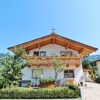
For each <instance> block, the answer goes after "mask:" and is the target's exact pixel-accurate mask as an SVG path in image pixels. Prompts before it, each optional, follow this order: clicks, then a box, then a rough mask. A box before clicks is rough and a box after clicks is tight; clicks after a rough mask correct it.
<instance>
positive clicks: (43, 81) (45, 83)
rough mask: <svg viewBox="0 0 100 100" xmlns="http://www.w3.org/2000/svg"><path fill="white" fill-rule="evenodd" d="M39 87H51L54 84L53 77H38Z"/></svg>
mask: <svg viewBox="0 0 100 100" xmlns="http://www.w3.org/2000/svg"><path fill="white" fill-rule="evenodd" d="M39 81H40V87H41V88H51V87H54V86H55V79H54V78H40V80H39Z"/></svg>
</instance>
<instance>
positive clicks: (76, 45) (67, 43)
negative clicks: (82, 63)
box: [8, 33, 97, 57]
mask: <svg viewBox="0 0 100 100" xmlns="http://www.w3.org/2000/svg"><path fill="white" fill-rule="evenodd" d="M48 44H57V45H60V46H63V47H65V48H66V49H67V48H70V49H73V50H76V51H78V52H79V53H80V55H81V56H82V57H84V56H87V55H88V54H90V53H92V52H94V51H96V50H97V48H95V47H92V46H89V45H86V44H83V43H80V42H77V41H74V40H71V39H68V38H66V37H63V36H60V35H57V34H55V33H52V34H49V35H47V36H43V37H40V38H38V39H34V40H31V41H28V42H25V43H22V44H19V45H22V46H23V47H24V48H25V49H26V51H30V50H32V49H35V48H41V47H42V46H45V45H48ZM16 46H18V45H16ZM14 47H15V46H12V47H9V48H8V49H9V50H13V48H14Z"/></svg>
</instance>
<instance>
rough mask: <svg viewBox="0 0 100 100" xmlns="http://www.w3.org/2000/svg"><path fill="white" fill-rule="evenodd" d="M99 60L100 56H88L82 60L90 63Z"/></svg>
mask: <svg viewBox="0 0 100 100" xmlns="http://www.w3.org/2000/svg"><path fill="white" fill-rule="evenodd" d="M99 59H100V55H90V56H88V57H85V58H83V60H88V61H90V62H92V61H95V60H99Z"/></svg>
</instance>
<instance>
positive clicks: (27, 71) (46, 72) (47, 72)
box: [22, 44, 83, 83]
mask: <svg viewBox="0 0 100 100" xmlns="http://www.w3.org/2000/svg"><path fill="white" fill-rule="evenodd" d="M34 51H46V56H52V55H60V51H72V52H73V56H79V53H78V52H77V51H75V50H71V49H67V50H66V49H65V47H62V46H59V45H56V44H54V45H52V44H49V45H46V46H44V47H41V48H40V49H38V48H37V49H34V50H31V51H30V52H29V55H30V56H33V52H34ZM32 69H43V77H46V78H47V77H54V76H55V72H54V69H53V67H47V66H40V67H37V66H32V67H30V68H28V67H25V68H24V69H23V70H22V71H23V78H22V80H31V81H32V82H33V81H34V78H32ZM64 69H74V76H75V78H66V80H72V79H73V80H75V81H76V82H77V83H78V82H79V79H80V77H81V76H83V71H82V65H80V66H79V67H77V68H76V66H70V67H68V68H67V67H64ZM63 78H64V71H63V72H61V73H60V74H59V75H58V79H63Z"/></svg>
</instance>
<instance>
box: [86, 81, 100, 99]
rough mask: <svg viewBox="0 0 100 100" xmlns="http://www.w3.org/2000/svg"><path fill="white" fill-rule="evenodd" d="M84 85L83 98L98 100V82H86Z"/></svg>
mask: <svg viewBox="0 0 100 100" xmlns="http://www.w3.org/2000/svg"><path fill="white" fill-rule="evenodd" d="M86 84H87V87H84V96H85V100H100V84H97V83H90V82H87V83H86Z"/></svg>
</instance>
